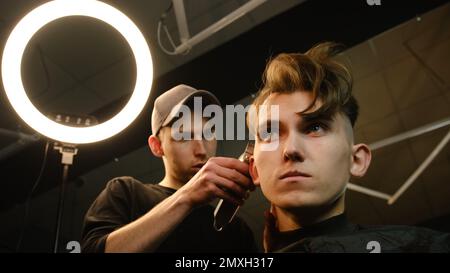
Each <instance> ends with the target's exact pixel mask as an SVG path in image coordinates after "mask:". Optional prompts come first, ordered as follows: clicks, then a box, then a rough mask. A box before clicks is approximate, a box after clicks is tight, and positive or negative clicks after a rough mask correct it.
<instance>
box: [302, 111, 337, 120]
mask: <svg viewBox="0 0 450 273" xmlns="http://www.w3.org/2000/svg"><path fill="white" fill-rule="evenodd" d="M295 114H297V115H299V116H300V117H301V118H302V120H303V121H304V122H308V123H309V122H313V121H332V120H333V116H332V115H330V114H328V113H325V112H318V111H316V112H310V113H303V112H295Z"/></svg>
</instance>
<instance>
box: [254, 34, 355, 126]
mask: <svg viewBox="0 0 450 273" xmlns="http://www.w3.org/2000/svg"><path fill="white" fill-rule="evenodd" d="M341 49H342V46H341V45H339V44H337V43H333V42H325V43H321V44H318V45H316V46H314V47H313V48H311V49H310V50H308V51H307V52H306V53H304V54H302V53H289V54H288V53H282V54H279V55H277V56H276V57H275V58H273V59H272V60H270V61H269V62H268V63H267V66H266V69H265V71H264V74H263V87H262V89H261V90H260V91H259V92H258V94H257V96H256V98H255V100H254V101H253V106H254V107H255V110H256V113H258V109H259V106H260V105H262V104H263V103H264V101H265V100H266V99H267V98H268V97H269V96H270V95H271V94H274V93H280V94H289V93H293V92H296V91H299V90H301V91H306V92H312V93H313V97H314V100H313V101H312V103H311V104H310V105H309V107H308V108H307V109H305V110H304V111H303V112H302V114H303V116H304V118H306V119H307V118H308V117H311V118H313V117H315V116H326V117H332V116H333V115H334V114H335V113H338V112H342V113H343V114H344V115H345V116H346V117H348V119H349V120H350V123H351V124H352V126H354V125H355V122H356V119H357V117H358V104H357V102H356V100H355V98H354V97H353V95H352V86H353V78H352V75H351V73H350V71H349V69H348V68H347V67H346V66H345V65H343V64H341V63H340V62H338V61H336V60H335V58H334V57H335V56H336V55H337V54H338V53H339V52H340V51H341ZM317 101H320V102H321V103H322V105H321V106H320V107H319V108H317V109H316V110H315V111H313V112H308V111H309V110H310V109H312V108H313V107H314V105H315V104H316V102H317ZM306 112H308V113H306Z"/></svg>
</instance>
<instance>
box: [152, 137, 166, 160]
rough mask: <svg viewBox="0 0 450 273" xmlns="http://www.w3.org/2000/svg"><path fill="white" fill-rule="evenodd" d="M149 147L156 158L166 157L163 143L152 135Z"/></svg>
mask: <svg viewBox="0 0 450 273" xmlns="http://www.w3.org/2000/svg"><path fill="white" fill-rule="evenodd" d="M148 146H149V147H150V150H152V153H153V154H154V155H155V156H156V157H162V156H163V155H164V151H163V148H162V145H161V141H160V140H159V138H158V137H156V136H154V135H151V136H149V137H148Z"/></svg>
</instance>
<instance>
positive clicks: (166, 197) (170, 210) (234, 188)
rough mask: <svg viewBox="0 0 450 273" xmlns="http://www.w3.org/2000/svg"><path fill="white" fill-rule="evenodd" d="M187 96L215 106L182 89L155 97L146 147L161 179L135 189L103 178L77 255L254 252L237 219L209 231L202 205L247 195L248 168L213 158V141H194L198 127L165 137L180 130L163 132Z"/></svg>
mask: <svg viewBox="0 0 450 273" xmlns="http://www.w3.org/2000/svg"><path fill="white" fill-rule="evenodd" d="M194 97H201V98H202V99H203V101H204V102H205V101H206V103H207V104H218V105H220V103H219V101H218V100H217V98H216V97H215V96H214V95H213V94H211V93H210V92H207V91H200V90H196V89H194V88H192V87H189V86H186V85H178V86H176V87H174V88H172V89H171V90H169V91H167V92H165V93H164V94H162V95H161V96H159V97H158V98H157V99H156V101H155V105H154V109H153V113H152V135H151V136H150V137H149V138H148V145H149V147H150V149H151V151H152V153H153V154H154V155H155V156H157V157H160V158H162V159H163V162H164V168H165V176H164V179H163V180H162V181H161V182H160V183H159V184H143V183H141V182H139V181H137V180H136V179H133V178H131V177H119V178H116V179H113V180H112V181H110V182H109V183H108V185H107V186H106V189H105V190H104V191H103V192H102V193H101V194H100V195H99V197H98V198H97V199H96V200H95V202H94V203H93V205H92V206H91V208H90V209H89V211H88V212H87V214H86V218H85V223H84V229H83V242H82V247H83V251H86V252H156V251H158V252H253V251H256V244H255V241H254V238H253V235H252V232H251V231H250V229H249V228H248V226H247V225H246V224H245V223H244V222H243V221H242V220H241V219H239V218H236V219H235V220H233V222H232V223H231V224H230V225H228V226H227V227H226V228H225V229H224V230H222V231H220V232H217V231H216V230H214V228H213V207H211V206H210V205H208V204H209V203H210V202H211V201H213V200H215V199H216V198H222V199H225V200H227V201H229V202H233V203H235V204H240V205H241V204H242V203H243V200H244V199H245V198H246V197H248V193H247V190H252V189H254V186H253V183H252V182H251V180H250V178H249V174H248V165H247V164H245V163H243V162H240V161H239V160H237V159H234V158H224V157H214V155H215V152H216V146H217V142H216V140H215V139H207V138H204V137H202V131H201V130H202V128H203V126H191V128H184V129H183V130H185V131H186V132H187V133H188V135H189V136H191V135H193V136H194V135H196V134H198V133H200V138H193V139H178V140H176V139H177V138H174V137H173V136H174V135H176V133H177V132H174V131H172V129H173V130H179V129H180V128H171V125H172V124H174V122H176V121H177V120H179V119H177V117H178V115H179V112H177V111H172V110H173V109H178V108H179V107H180V106H183V105H188V106H191V104H192V101H193V99H194ZM195 114H197V113H194V114H192V116H191V117H188V118H193V117H194V115H195ZM179 118H181V117H179ZM183 118H184V117H183ZM193 120H195V118H193ZM200 121H202V122H203V123H204V122H205V120H204V119H203V120H202V119H201V118H200ZM202 125H203V124H202ZM198 130H200V131H199V132H197V131H198Z"/></svg>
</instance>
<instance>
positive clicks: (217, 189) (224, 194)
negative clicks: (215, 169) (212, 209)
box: [212, 187, 244, 206]
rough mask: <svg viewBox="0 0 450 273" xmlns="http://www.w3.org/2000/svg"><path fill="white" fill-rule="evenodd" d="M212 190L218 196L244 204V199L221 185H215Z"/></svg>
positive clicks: (240, 204) (236, 203)
mask: <svg viewBox="0 0 450 273" xmlns="http://www.w3.org/2000/svg"><path fill="white" fill-rule="evenodd" d="M212 191H213V193H214V195H215V196H216V197H217V198H220V199H223V200H225V201H228V202H230V203H232V204H235V205H238V206H242V205H243V204H244V200H242V199H240V198H239V197H237V196H235V195H234V194H231V193H230V192H229V191H226V190H224V189H222V188H221V187H215V188H214V189H213V190H212Z"/></svg>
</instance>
